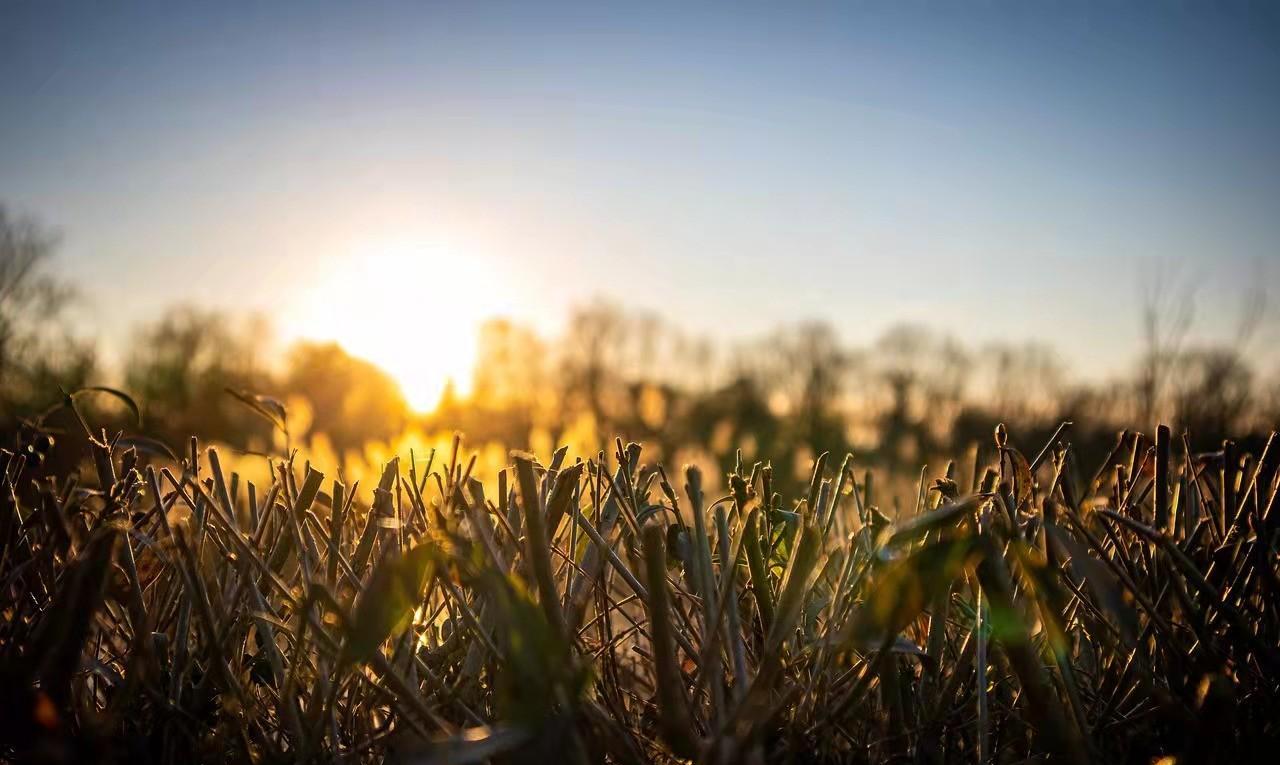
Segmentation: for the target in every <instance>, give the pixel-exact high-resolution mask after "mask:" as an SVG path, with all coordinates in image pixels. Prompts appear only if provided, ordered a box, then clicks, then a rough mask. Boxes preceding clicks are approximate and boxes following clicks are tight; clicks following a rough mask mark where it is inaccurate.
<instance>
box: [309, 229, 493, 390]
mask: <svg viewBox="0 0 1280 765" xmlns="http://www.w3.org/2000/svg"><path fill="white" fill-rule="evenodd" d="M500 283H501V280H500V279H498V278H496V275H495V274H494V273H492V272H491V269H488V268H486V267H485V265H484V264H482V263H481V262H480V261H479V260H478V259H477V258H474V257H472V256H470V255H468V254H464V253H461V252H458V251H455V250H453V249H451V248H449V247H445V246H440V245H436V244H431V243H427V242H420V241H415V240H394V241H380V242H374V243H370V244H368V245H363V246H358V247H356V248H354V249H353V250H352V251H351V252H350V254H349V256H347V257H345V258H342V259H341V260H338V261H336V262H334V263H332V264H331V265H330V267H328V268H327V269H325V270H324V273H323V274H322V275H321V277H320V279H319V281H318V283H317V284H316V285H315V286H314V287H313V288H311V289H309V290H307V291H306V293H305V294H304V295H302V296H301V297H300V299H299V300H298V303H297V305H296V307H295V308H293V309H291V310H290V311H289V314H288V315H287V316H286V317H285V319H284V324H285V332H286V335H287V336H288V337H289V338H292V339H308V340H321V341H323V340H333V341H336V342H337V343H338V344H339V345H341V346H342V347H343V349H345V350H346V351H347V352H348V353H350V354H351V355H353V356H358V357H360V358H362V359H365V360H367V361H371V362H373V363H374V364H376V365H378V366H379V367H381V368H382V369H384V370H386V372H387V373H388V374H390V375H391V376H392V377H393V378H395V380H396V381H397V382H398V383H399V384H400V388H401V390H402V391H403V393H404V396H405V399H406V400H407V401H408V402H409V405H410V406H411V407H412V408H413V409H415V410H417V411H419V412H428V411H431V410H432V409H434V408H435V407H436V405H437V404H438V403H439V401H440V396H441V394H442V393H443V392H444V390H445V387H446V386H447V385H448V384H449V382H450V381H452V382H453V384H454V386H455V388H456V389H457V390H458V391H460V392H465V391H466V390H467V389H468V388H469V387H470V385H471V371H472V366H473V364H474V363H475V345H476V336H477V331H478V329H479V326H480V323H481V322H482V321H484V320H485V319H486V318H488V317H489V316H491V315H493V314H494V313H495V312H497V311H498V309H499V300H498V297H497V296H498V295H499V294H500ZM476 285H484V287H483V288H482V289H477V287H476Z"/></svg>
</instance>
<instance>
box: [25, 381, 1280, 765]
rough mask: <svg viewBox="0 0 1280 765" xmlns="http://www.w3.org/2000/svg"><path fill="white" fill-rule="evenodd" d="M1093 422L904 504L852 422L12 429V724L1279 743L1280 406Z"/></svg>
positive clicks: (244, 747) (71, 743) (295, 735)
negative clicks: (55, 455)
mask: <svg viewBox="0 0 1280 765" xmlns="http://www.w3.org/2000/svg"><path fill="white" fill-rule="evenodd" d="M67 403H68V405H69V407H71V408H74V407H75V403H74V401H73V399H71V398H70V397H68V400H67ZM77 419H78V420H79V421H80V422H81V423H82V425H83V426H84V428H85V430H86V432H88V431H89V426H88V425H87V424H84V419H83V418H80V417H78V418H77ZM1071 429H1072V426H1071V424H1070V423H1064V425H1063V426H1062V427H1061V428H1059V429H1058V431H1057V432H1056V433H1054V435H1053V437H1052V438H1051V439H1050V440H1049V441H1048V442H1046V443H1036V444H1019V442H1018V440H1017V435H1016V434H1014V433H1008V432H1007V431H1006V430H1005V428H1004V426H1000V427H999V428H997V429H996V432H995V434H994V440H993V442H990V443H989V444H987V445H986V448H984V449H982V450H981V451H979V452H978V454H980V455H983V456H982V458H981V459H979V458H977V457H975V458H973V459H971V460H969V461H962V462H953V463H949V464H947V465H946V467H945V469H943V470H939V471H934V472H933V473H926V472H922V473H921V474H920V482H919V485H918V487H917V494H916V505H915V507H914V508H910V507H909V506H908V507H907V508H906V509H904V510H903V511H902V512H901V513H900V515H901V517H899V518H896V519H890V518H889V517H887V516H886V513H885V511H883V510H882V509H881V508H882V507H887V505H886V504H885V503H884V502H883V501H882V499H881V498H880V497H879V496H878V493H877V489H876V487H875V486H874V485H873V484H874V481H873V480H872V479H871V477H870V473H867V472H864V470H863V468H862V467H861V466H860V465H859V462H858V460H857V459H855V458H853V457H852V456H851V457H847V458H844V459H843V460H842V461H841V460H837V459H836V458H835V457H834V456H829V455H825V454H824V455H821V456H820V457H819V458H818V459H817V460H815V462H814V464H813V467H812V474H811V475H812V478H811V480H810V481H809V482H808V486H807V488H801V490H799V491H798V492H797V495H796V496H780V494H779V493H777V492H776V491H775V481H774V478H773V468H772V467H771V466H770V465H769V464H768V463H767V462H765V463H762V462H756V463H754V464H744V463H741V462H740V463H739V464H738V465H737V466H736V469H734V470H733V471H732V472H731V473H730V474H729V475H728V476H727V480H725V481H724V485H725V486H726V487H727V491H726V492H725V494H724V495H723V496H718V495H714V494H709V493H708V492H707V491H706V490H705V489H704V485H710V482H709V481H708V477H707V476H704V475H703V474H702V473H701V471H700V470H699V469H698V468H696V467H690V468H687V469H684V470H680V469H678V468H677V466H667V467H666V468H664V467H663V466H661V465H658V464H653V463H651V462H649V461H647V460H646V457H645V452H644V449H643V448H642V447H641V446H640V445H638V444H634V443H632V444H624V443H622V442H621V441H618V442H616V445H615V446H616V450H615V451H614V453H613V454H605V453H604V452H601V453H599V454H597V455H581V457H578V456H573V455H568V454H567V453H566V450H564V449H561V450H559V451H556V452H555V453H554V454H551V455H539V456H538V457H534V456H532V455H528V454H525V453H523V452H513V453H512V454H511V456H510V461H509V464H508V466H507V467H506V468H505V469H503V470H502V471H500V472H498V473H497V474H496V475H493V476H488V477H487V478H488V480H487V482H484V483H482V482H481V481H480V480H477V478H476V477H475V476H473V470H474V464H475V462H474V460H472V459H471V458H470V457H469V456H468V454H467V450H466V448H465V446H463V445H462V444H461V442H460V440H455V441H454V445H453V448H452V450H451V451H450V452H449V453H443V452H442V453H433V454H431V455H427V456H424V455H421V454H418V455H402V456H401V458H399V459H392V460H391V461H389V462H388V463H387V464H386V465H385V467H384V469H383V472H382V473H381V479H380V481H379V482H378V485H377V487H376V489H374V490H372V491H369V487H366V488H365V489H361V488H360V487H359V486H355V485H352V486H345V485H344V484H343V483H342V482H340V481H337V480H332V479H331V478H329V477H327V476H326V475H325V474H324V473H323V472H321V469H322V467H323V466H318V465H311V464H299V463H298V461H296V460H294V459H291V458H289V457H288V456H287V455H286V456H282V457H280V458H277V459H273V460H272V461H271V474H272V476H273V479H272V481H271V482H270V484H269V485H255V484H253V483H250V482H247V481H245V480H243V479H242V478H241V477H240V476H239V475H238V474H237V473H234V472H231V471H230V470H227V469H225V467H224V464H223V462H224V460H223V458H222V457H220V455H219V453H218V451H217V449H214V448H205V447H203V446H202V445H201V444H200V443H199V442H198V441H197V440H196V439H194V438H193V439H191V441H190V443H189V447H188V449H186V450H184V452H185V453H184V454H182V455H181V456H179V455H174V454H168V455H157V454H156V452H159V451H163V449H162V448H161V447H160V446H159V445H158V444H154V443H148V442H146V441H145V440H142V439H125V438H112V437H109V436H108V434H107V433H106V432H105V431H101V432H98V433H97V434H96V436H97V437H96V438H91V439H90V447H89V451H90V453H89V454H86V455H85V462H86V465H88V466H91V469H88V470H86V471H85V472H84V474H82V475H79V476H78V477H77V476H76V475H64V476H43V475H42V474H40V473H39V472H38V471H37V469H36V466H37V464H38V460H37V459H36V455H37V454H38V453H39V452H40V450H41V449H47V448H48V446H49V444H48V441H47V440H42V437H40V436H37V437H35V438H33V439H31V440H30V443H29V445H28V448H27V449H26V450H25V451H23V452H21V453H18V454H13V453H10V452H6V453H5V455H4V460H3V479H4V482H3V494H2V495H0V584H2V586H3V590H2V592H3V595H2V596H0V604H3V611H4V618H3V620H0V672H2V673H3V681H2V682H0V688H2V689H3V691H2V692H3V708H4V709H5V710H6V712H5V714H4V715H3V717H2V718H0V726H3V727H2V728H0V742H3V749H0V758H3V759H13V760H16V761H23V762H47V763H52V762H80V761H89V760H102V759H114V760H118V761H138V762H148V761H149V762H193V761H199V762H229V761H256V762H284V761H290V762H293V761H333V760H341V761H344V762H380V761H384V760H388V761H396V762H406V763H407V762H412V763H465V762H477V763H478V762H496V763H505V762H546V761H564V762H572V763H578V762H582V763H585V762H617V763H644V762H674V761H693V762H701V763H734V762H748V763H767V762H798V763H806V762H864V761H866V762H924V763H935V762H936V763H943V762H979V763H981V762H1002V763H1017V762H1073V763H1080V762H1152V761H1155V760H1159V759H1161V758H1166V757H1167V758H1172V760H1167V759H1166V760H1162V761H1164V762H1169V761H1176V762H1209V761H1221V762H1236V761H1241V760H1242V759H1247V758H1248V757H1249V755H1251V754H1256V748H1258V747H1260V746H1262V745H1264V744H1265V742H1268V741H1271V740H1275V739H1276V738H1277V735H1278V734H1280V727H1278V726H1280V694H1278V693H1277V688H1276V685H1277V682H1280V622H1278V621H1277V608H1278V607H1280V579H1278V578H1277V572H1278V570H1280V566H1277V558H1276V530H1277V518H1276V512H1275V509H1276V504H1277V496H1278V492H1277V478H1278V476H1280V474H1278V473H1277V470H1276V467H1277V463H1278V462H1280V454H1278V453H1277V452H1278V451H1280V447H1278V446H1277V445H1276V439H1275V437H1274V435H1273V436H1272V439H1271V440H1270V441H1268V442H1267V444H1266V447H1265V449H1264V450H1263V451H1261V452H1260V453H1259V454H1256V455H1251V454H1246V453H1243V450H1238V449H1237V448H1236V446H1234V445H1233V444H1232V443H1231V442H1226V443H1225V444H1224V445H1223V448H1222V450H1221V451H1216V452H1212V453H1197V452H1194V451H1193V450H1192V449H1191V448H1190V446H1189V442H1188V441H1187V440H1186V439H1185V438H1184V437H1181V436H1178V435H1174V434H1172V433H1171V432H1170V430H1169V429H1168V428H1165V427H1163V426H1162V427H1160V428H1158V429H1156V430H1155V432H1154V434H1153V435H1144V434H1140V433H1136V432H1128V431H1126V432H1123V433H1121V434H1119V436H1118V438H1117V439H1116V442H1115V445H1114V448H1113V449H1112V450H1111V453H1110V454H1109V455H1108V456H1107V457H1106V459H1105V460H1103V461H1102V462H1101V464H1099V465H1084V464H1079V463H1078V461H1077V459H1076V457H1075V455H1074V453H1073V451H1072V449H1071V448H1070V445H1069V442H1070V433H1071ZM37 477H38V480H37ZM718 482H719V481H718V480H717V483H718ZM364 497H369V498H371V499H370V500H369V501H368V502H366V501H365V500H364V499H362V498H364Z"/></svg>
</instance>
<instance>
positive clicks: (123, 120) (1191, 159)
mask: <svg viewBox="0 0 1280 765" xmlns="http://www.w3.org/2000/svg"><path fill="white" fill-rule="evenodd" d="M174 5H177V4H168V3H165V4H151V5H145V4H119V7H117V6H116V5H108V4H85V5H83V6H81V5H76V4H62V3H34V2H33V3H25V2H18V3H14V2H8V3H5V4H4V6H3V11H2V16H0V112H2V113H3V118H2V119H0V200H3V201H4V202H5V203H7V204H8V205H9V206H10V207H12V208H16V209H17V210H20V211H23V212H28V213H32V214H35V215H38V216H39V217H41V218H42V219H43V220H44V221H46V222H48V223H50V224H52V225H55V226H56V227H57V228H58V229H59V230H60V231H61V232H62V238H63V245H62V248H61V254H60V261H59V262H60V266H61V267H62V268H64V269H67V270H68V272H71V273H74V274H76V275H77V278H79V279H80V280H81V282H82V285H83V288H84V294H85V296H86V297H87V298H88V300H89V301H90V305H91V306H93V307H94V309H93V310H94V315H95V317H94V320H93V327H94V330H93V331H95V332H98V333H101V334H102V336H103V339H104V341H105V342H106V343H107V344H108V346H109V345H110V344H112V343H115V342H119V341H120V339H122V338H124V337H127V332H128V330H129V329H130V327H132V326H133V325H135V324H136V323H137V322H139V321H142V320H145V319H147V318H149V317H151V316H153V315H155V313H157V312H158V311H159V310H160V309H161V308H162V307H164V306H166V305H168V304H170V303H173V302H176V301H194V302H198V303H202V304H205V305H213V306H222V307H227V308H233V309H234V308H252V309H256V310H264V311H267V312H270V313H273V314H274V315H276V316H277V318H278V320H279V323H280V325H281V326H282V327H284V328H285V332H286V334H287V333H289V332H303V333H305V331H306V330H305V328H300V327H299V326H298V324H299V321H301V320H300V319H299V318H298V317H299V316H303V315H306V314H305V311H304V310H303V309H300V308H299V307H298V306H299V305H300V304H305V303H306V300H307V297H306V296H307V295H309V294H318V292H317V291H320V292H322V291H323V290H324V289H325V284H329V285H330V286H332V284H333V283H341V282H342V280H343V278H344V276H343V275H344V274H345V273H347V272H348V271H349V270H350V269H356V270H359V269H360V268H362V266H367V263H366V262H365V261H364V260H363V258H364V257H365V254H367V253H369V252H373V251H377V249H378V248H379V247H382V246H388V247H389V246H392V244H387V243H393V244H394V246H395V247H397V248H399V251H402V250H404V249H405V248H406V247H408V248H409V249H411V250H412V249H413V248H414V247H416V246H419V245H420V246H421V249H422V251H423V252H424V253H434V254H424V255H423V256H422V257H424V258H430V257H446V258H463V259H466V260H468V261H474V262H475V263H476V264H478V266H477V269H476V270H471V271H465V272H464V273H483V274H487V275H488V276H489V277H490V278H491V279H492V280H493V281H492V288H491V289H489V290H486V291H485V295H484V296H483V298H480V297H477V298H476V302H477V304H478V305H480V306H482V307H483V309H484V311H485V312H502V313H508V314H512V315H514V316H516V317H519V318H524V319H526V320H529V321H532V322H534V323H536V324H538V325H539V326H541V327H543V328H544V329H547V330H553V329H554V328H555V327H556V326H557V324H558V321H559V320H560V319H561V318H562V317H563V316H564V314H565V312H566V311H567V308H568V306H570V305H572V304H574V303H578V302H583V301H585V300H587V299H589V298H591V297H592V296H595V295H604V296H607V297H612V298H614V299H616V300H619V301H621V302H624V303H627V304H631V305H636V306H640V307H645V308H649V309H653V310H657V311H660V312H662V313H664V314H666V315H668V316H669V317H670V318H672V319H673V320H675V321H677V322H678V323H680V324H683V325H685V326H687V327H689V328H690V329H691V330H694V331H699V332H708V333H711V334H713V335H717V336H720V337H724V338H733V337H740V336H746V335H750V334H753V333H757V332H761V331H764V330H767V329H769V328H771V327H773V326H775V325H777V324H780V323H783V322H787V321H792V320H798V319H806V318H824V319H827V320H830V321H831V322H832V323H833V324H835V326H836V327H837V328H838V329H839V331H840V332H841V334H842V335H843V336H844V337H846V338H847V339H848V340H849V341H850V342H854V343H860V342H865V341H868V340H870V339H871V338H874V337H875V336H876V335H877V334H878V333H879V332H880V331H881V330H883V329H884V328H885V327H887V326H889V325H890V324H892V323H894V322H897V321H902V320H916V321H922V322H924V323H927V324H931V325H933V326H937V327H939V328H943V329H946V330H948V331H952V332H954V333H956V334H957V335H959V336H961V337H964V338H967V339H969V340H970V341H971V342H974V343H979V342H982V341H987V340H994V339H1011V340H1025V339H1031V338H1034V339H1040V340H1044V341H1047V342H1050V343H1052V344H1054V345H1055V346H1057V347H1058V348H1059V349H1060V350H1061V351H1062V354H1063V356H1064V357H1065V358H1066V360H1068V361H1069V362H1071V363H1072V364H1073V365H1075V366H1077V368H1079V369H1081V370H1084V371H1085V372H1086V373H1098V374H1102V373H1108V372H1112V371H1118V370H1121V369H1123V365H1124V363H1125V361H1126V360H1127V359H1128V358H1130V356H1131V355H1132V353H1133V352H1134V350H1135V349H1136V343H1137V341H1138V337H1139V323H1138V310H1137V308H1136V307H1135V306H1134V305H1133V302H1132V301H1133V299H1134V298H1135V296H1137V295H1138V293H1139V287H1138V281H1139V277H1140V275H1141V274H1142V273H1143V272H1144V271H1150V270H1151V269H1152V268H1156V267H1157V264H1165V265H1164V266H1160V267H1165V268H1169V267H1173V268H1177V269H1180V271H1181V272H1182V273H1183V274H1186V275H1188V277H1189V278H1196V279H1199V280H1201V281H1202V282H1203V284H1202V286H1201V288H1200V290H1199V298H1198V305H1199V311H1198V325H1197V326H1198V330H1197V331H1198V332H1199V333H1200V334H1201V335H1202V336H1204V337H1207V338H1229V337H1230V335H1231V327H1232V322H1233V320H1234V309H1233V307H1232V301H1233V300H1235V299H1236V298H1237V297H1238V296H1240V295H1241V294H1242V293H1243V292H1244V290H1245V289H1247V288H1248V286H1249V284H1250V283H1255V282H1257V281H1258V280H1259V279H1261V280H1265V281H1267V282H1269V283H1271V284H1276V285H1277V286H1280V257H1278V253H1277V244H1280V12H1277V10H1275V8H1274V7H1272V8H1268V7H1266V6H1265V5H1264V4H1260V3H1255V4H1243V3H1240V4H1230V3H1190V2H1188V3H1172V2H1170V3H1164V2H1161V3H1146V4H1141V3H1128V2H1125V3H1121V2H1115V3H1110V2H1108V3H1101V2H1099V3H1070V4H1069V3H1047V2H1034V3H1000V2H981V3H978V2H975V3H931V2H904V3H885V4H879V3H850V4H843V5H829V6H828V5H813V4H802V5H800V6H796V7H792V6H791V5H788V4H768V5H765V4H761V5H755V4H748V5H745V6H739V5H735V6H729V5H722V6H705V7H700V8H696V9H691V8H689V7H686V5H685V4H673V5H670V6H667V5H664V4H661V3H646V4H643V5H642V7H637V5H638V4H631V6H630V7H628V6H624V5H615V4H609V3H591V4H583V5H567V4H565V5H554V6H548V5H537V6H535V5H533V4H511V5H495V4H488V3H478V4H465V6H464V5H463V4H459V6H458V7H451V6H447V5H437V4H429V3H373V4H349V3H342V4H332V5H326V4H321V3H306V4H288V3H270V4H255V5H254V6H249V5H245V6H243V7H241V6H239V5H237V4H235V3H222V4H201V5H200V6H193V7H187V8H177V7H174ZM362 253H363V254H362ZM440 253H447V255H445V256H441V255H440ZM1168 264H1176V265H1174V266H1169V265H1168ZM434 271H435V269H425V270H424V274H428V275H429V274H431V273H434ZM424 278H425V281H426V282H427V283H425V284H423V286H422V295H423V300H422V302H421V303H419V304H415V305H413V306H409V307H408V308H407V309H406V310H409V309H411V310H412V312H413V313H412V314H411V316H410V317H409V318H408V319H407V320H411V321H416V317H417V316H418V315H419V314H425V320H426V321H433V320H434V319H435V318H437V317H436V316H435V315H433V314H432V307H433V306H434V305H441V306H453V305H456V304H457V298H456V296H455V297H453V298H449V299H446V298H445V297H444V295H445V293H447V292H455V293H456V292H457V290H456V288H450V287H449V285H448V284H447V283H444V282H439V281H433V280H432V279H431V278H430V277H429V276H427V277H424ZM326 280H327V281H326ZM433 294H439V295H441V297H440V299H439V300H436V299H435V298H433ZM361 299H363V300H365V301H368V300H369V299H371V298H369V297H365V298H361ZM361 299H354V298H353V303H352V305H351V307H350V310H352V311H359V310H361V306H362V305H364V304H362V303H361V302H360V300H361ZM451 301H452V302H451ZM1272 302H1273V303H1280V298H1277V297H1276V296H1274V295H1273V301H1272ZM477 310H478V309H477ZM1274 316H1275V314H1273V319H1272V320H1271V321H1270V322H1269V324H1268V327H1267V330H1266V332H1265V333H1264V338H1267V339H1266V340H1264V341H1263V344H1264V345H1265V344H1270V345H1271V346H1272V347H1274V345H1275V342H1274V341H1275V340H1276V339H1278V338H1277V333H1276V331H1275V326H1276V321H1275V320H1274ZM463 323H464V324H465V323H466V322H463ZM458 331H461V332H464V333H465V331H467V328H466V327H465V326H464V327H462V328H460V329H459V330H458ZM1272 358H1275V357H1274V355H1273V356H1272ZM375 360H377V359H375Z"/></svg>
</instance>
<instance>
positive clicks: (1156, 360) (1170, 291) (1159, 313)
mask: <svg viewBox="0 0 1280 765" xmlns="http://www.w3.org/2000/svg"><path fill="white" fill-rule="evenodd" d="M1141 286H1142V340H1143V346H1144V348H1143V352H1142V357H1141V359H1140V361H1139V368H1138V381H1137V397H1138V401H1137V404H1138V412H1137V415H1138V421H1139V422H1144V423H1146V422H1154V421H1155V420H1157V419H1159V418H1160V417H1161V415H1162V410H1161V406H1162V404H1163V401H1164V395H1165V388H1166V385H1167V383H1168V377H1169V373H1170V371H1171V370H1172V368H1173V365H1174V364H1175V363H1176V361H1177V359H1178V355H1179V354H1180V353H1181V350H1182V346H1183V344H1184V343H1185V342H1186V339H1187V334H1188V333H1189V332H1190V331H1191V324H1192V322H1193V320H1194V318H1195V284H1194V283H1193V282H1192V281H1190V280H1188V279H1185V278H1183V276H1182V275H1181V273H1180V271H1179V270H1178V269H1177V268H1176V267H1175V266H1172V265H1169V264H1165V263H1157V264H1156V265H1155V266H1153V267H1152V268H1151V272H1150V274H1149V276H1148V278H1144V279H1142V280H1141Z"/></svg>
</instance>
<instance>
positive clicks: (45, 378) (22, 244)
mask: <svg viewBox="0 0 1280 765" xmlns="http://www.w3.org/2000/svg"><path fill="white" fill-rule="evenodd" d="M56 244H57V239H56V237H55V236H54V235H53V234H52V233H51V232H50V231H49V230H48V229H46V228H44V227H43V226H41V225H40V224H39V223H37V222H36V221H35V220H33V219H31V218H26V217H15V216H13V215H11V214H10V213H9V212H8V210H6V209H5V207H4V206H2V205H0V405H3V406H2V408H3V409H4V410H5V412H6V414H12V413H13V412H14V411H15V410H17V409H28V408H31V407H41V406H43V405H44V403H46V402H47V401H49V400H51V399H52V398H55V397H56V396H57V395H58V391H57V387H58V386H59V385H62V386H64V387H67V388H73V387H77V386H79V385H82V384H84V381H85V379H86V378H87V377H88V376H89V375H90V374H92V370H93V367H94V355H93V351H92V348H91V347H90V346H88V345H87V344H85V343H83V342H80V341H77V340H76V339H75V338H73V337H72V336H71V334H70V332H69V331H68V327H67V326H66V324H65V323H64V322H63V316H62V314H63V309H64V308H65V307H66V304H67V301H68V300H69V299H70V297H71V295H72V294H73V293H72V290H71V289H70V287H68V286H67V284H66V283H65V282H63V281H62V280H60V279H58V278H57V277H55V276H54V275H53V274H51V273H50V272H49V264H50V262H51V260H52V259H53V255H54V251H55V246H56Z"/></svg>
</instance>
